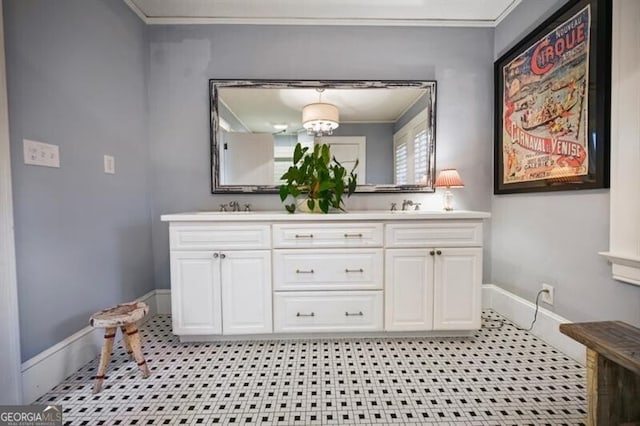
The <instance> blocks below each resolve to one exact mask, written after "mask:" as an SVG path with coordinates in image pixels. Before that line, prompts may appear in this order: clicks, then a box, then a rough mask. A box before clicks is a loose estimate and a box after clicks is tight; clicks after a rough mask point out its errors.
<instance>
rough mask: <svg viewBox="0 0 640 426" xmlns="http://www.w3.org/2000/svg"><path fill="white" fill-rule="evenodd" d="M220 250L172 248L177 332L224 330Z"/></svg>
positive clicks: (174, 324)
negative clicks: (175, 249) (180, 249)
mask: <svg viewBox="0 0 640 426" xmlns="http://www.w3.org/2000/svg"><path fill="white" fill-rule="evenodd" d="M216 254H217V253H216V252H211V251H172V252H171V311H172V314H173V316H172V321H173V332H174V333H175V334H178V335H187V334H190V335H200V334H202V335H204V334H220V333H222V315H221V311H220V307H221V306H220V268H219V259H218V258H216V257H214V255H216Z"/></svg>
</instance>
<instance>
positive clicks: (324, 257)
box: [273, 249, 384, 290]
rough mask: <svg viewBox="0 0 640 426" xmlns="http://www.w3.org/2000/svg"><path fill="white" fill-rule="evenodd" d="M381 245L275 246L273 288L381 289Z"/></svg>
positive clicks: (382, 262)
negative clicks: (284, 247) (347, 246)
mask: <svg viewBox="0 0 640 426" xmlns="http://www.w3.org/2000/svg"><path fill="white" fill-rule="evenodd" d="M383 264H384V261H383V254H382V249H319V250H274V251H273V288H274V289H275V290H349V289H354V290H364V289H382V280H383V274H382V265H383Z"/></svg>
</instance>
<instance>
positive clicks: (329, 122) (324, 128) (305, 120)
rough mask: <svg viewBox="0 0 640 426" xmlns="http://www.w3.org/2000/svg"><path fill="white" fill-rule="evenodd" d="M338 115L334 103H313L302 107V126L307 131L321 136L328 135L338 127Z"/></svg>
mask: <svg viewBox="0 0 640 426" xmlns="http://www.w3.org/2000/svg"><path fill="white" fill-rule="evenodd" d="M339 120H340V115H339V113H338V108H336V106H335V105H331V104H325V103H321V102H318V103H314V104H309V105H307V106H305V107H304V108H303V109H302V127H304V128H305V129H307V133H310V134H313V135H316V136H323V135H330V134H331V133H333V131H334V130H335V129H337V128H338V125H339V124H338V121H339Z"/></svg>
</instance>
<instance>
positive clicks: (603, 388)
mask: <svg viewBox="0 0 640 426" xmlns="http://www.w3.org/2000/svg"><path fill="white" fill-rule="evenodd" d="M560 332H561V333H563V334H566V335H567V336H569V337H571V338H572V339H574V340H577V341H578V342H580V343H582V344H583V345H585V346H586V347H587V401H588V411H587V424H588V425H593V426H596V425H597V426H601V425H602V426H604V425H640V328H636V327H633V326H631V325H629V324H626V323H624V322H621V321H602V322H584V323H573V324H561V325H560Z"/></svg>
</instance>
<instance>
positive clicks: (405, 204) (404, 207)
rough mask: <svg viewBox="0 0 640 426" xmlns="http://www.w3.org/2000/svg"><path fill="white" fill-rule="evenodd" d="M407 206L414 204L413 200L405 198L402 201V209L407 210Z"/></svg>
mask: <svg viewBox="0 0 640 426" xmlns="http://www.w3.org/2000/svg"><path fill="white" fill-rule="evenodd" d="M407 206H413V201H411V200H403V201H402V210H403V211H404V210H406V209H407Z"/></svg>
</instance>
